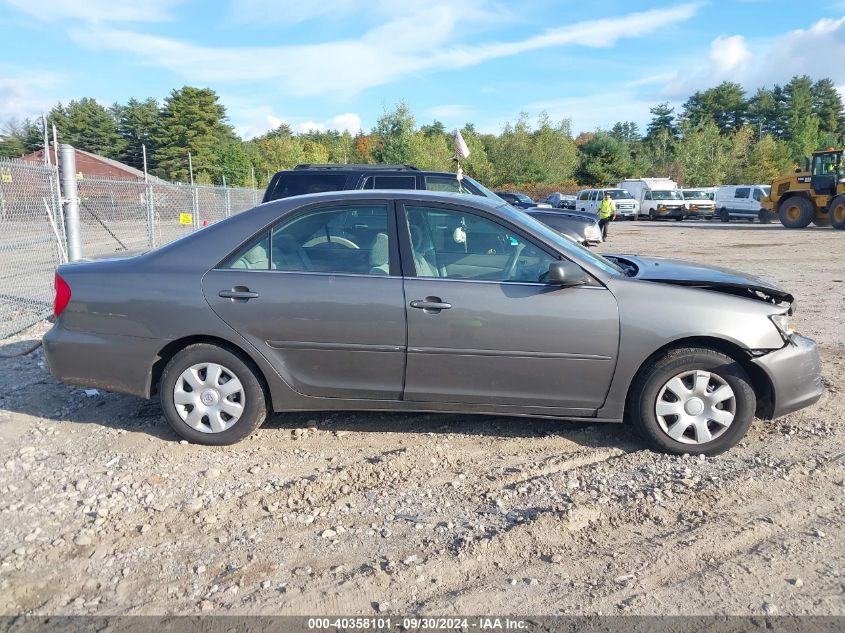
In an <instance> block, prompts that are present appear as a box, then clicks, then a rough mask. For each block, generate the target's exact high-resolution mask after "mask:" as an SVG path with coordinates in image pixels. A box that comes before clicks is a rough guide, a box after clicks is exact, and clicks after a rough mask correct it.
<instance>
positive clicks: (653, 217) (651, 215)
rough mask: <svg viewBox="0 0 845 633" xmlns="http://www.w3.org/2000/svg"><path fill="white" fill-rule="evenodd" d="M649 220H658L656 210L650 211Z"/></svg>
mask: <svg viewBox="0 0 845 633" xmlns="http://www.w3.org/2000/svg"><path fill="white" fill-rule="evenodd" d="M648 219H649V220H651V221H652V222H653V221H654V220H656V219H657V215H656V214H655V213H654V209H649V210H648Z"/></svg>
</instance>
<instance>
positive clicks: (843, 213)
mask: <svg viewBox="0 0 845 633" xmlns="http://www.w3.org/2000/svg"><path fill="white" fill-rule="evenodd" d="M833 219H834V220H836V222H845V204H837V205H836V207H835V208H834V209H833Z"/></svg>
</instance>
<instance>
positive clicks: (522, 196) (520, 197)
mask: <svg viewBox="0 0 845 633" xmlns="http://www.w3.org/2000/svg"><path fill="white" fill-rule="evenodd" d="M513 197H514V198H516V199H517V200H519V201H520V202H534V201H533V200H532V199H531V198H529V197H528V196H526V195H525V194H524V193H515V194H513Z"/></svg>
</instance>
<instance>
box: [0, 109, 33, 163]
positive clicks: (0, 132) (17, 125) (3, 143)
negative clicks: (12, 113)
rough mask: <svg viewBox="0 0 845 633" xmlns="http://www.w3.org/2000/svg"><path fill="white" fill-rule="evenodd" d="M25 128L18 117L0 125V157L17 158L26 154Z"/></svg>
mask: <svg viewBox="0 0 845 633" xmlns="http://www.w3.org/2000/svg"><path fill="white" fill-rule="evenodd" d="M26 153H27V151H26V128H25V127H24V124H23V123H21V122H20V121H19V120H18V119H15V118H11V119H7V120H6V121H5V122H4V123H3V124H2V125H0V157H3V158H17V157H19V156H23V155H24V154H26Z"/></svg>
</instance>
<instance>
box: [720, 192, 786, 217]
mask: <svg viewBox="0 0 845 633" xmlns="http://www.w3.org/2000/svg"><path fill="white" fill-rule="evenodd" d="M771 189H772V188H771V187H770V186H769V185H725V186H722V187H719V190H718V191H717V192H716V200H715V202H716V214H717V215H718V216H719V218H720V219H721V220H722V222H730V221H731V218H738V219H743V220H751V221H752V222H753V221H754V219H755V218H756V219H758V220H760V221H761V222H768V220H769V213H768V212H767V211H766V210H765V209H763V208H762V207H761V206H760V201H761V200H762V199H763V198H765V197H766V196H768V195H769V192H770V191H771Z"/></svg>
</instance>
